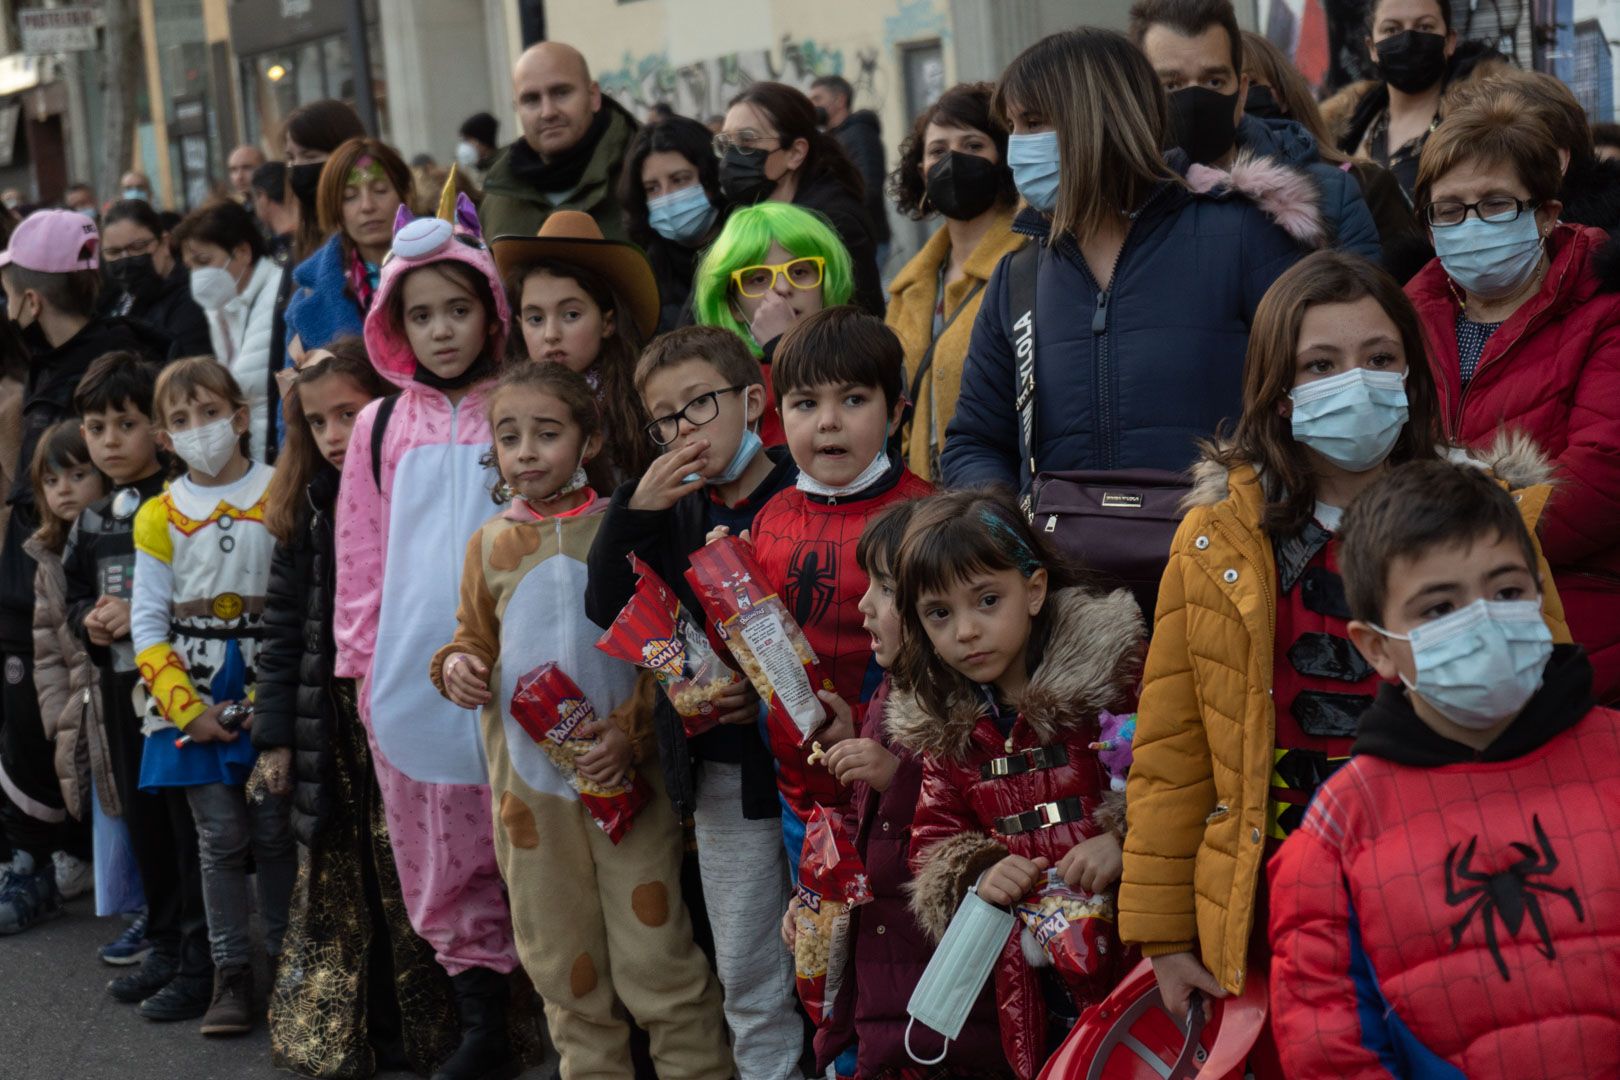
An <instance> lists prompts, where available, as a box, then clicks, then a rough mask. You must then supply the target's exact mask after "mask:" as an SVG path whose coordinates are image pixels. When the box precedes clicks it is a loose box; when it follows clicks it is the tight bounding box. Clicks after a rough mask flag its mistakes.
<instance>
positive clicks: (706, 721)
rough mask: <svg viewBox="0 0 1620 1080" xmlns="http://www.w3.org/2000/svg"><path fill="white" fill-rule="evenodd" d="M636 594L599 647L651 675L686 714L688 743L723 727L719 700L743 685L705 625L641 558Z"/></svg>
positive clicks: (634, 561) (634, 564)
mask: <svg viewBox="0 0 1620 1080" xmlns="http://www.w3.org/2000/svg"><path fill="white" fill-rule="evenodd" d="M630 568H631V569H632V570H634V571H635V573H636V591H635V593H634V594H632V595H631V597H630V602H629V603H627V604H625V605H624V610H623V611H621V612H619V615H618V617H617V618H616V619H614V620H613V625H612V626H610V627H608V628H607V631H606V632H605V633H604V634H603V635H602V636H601V638H599V639H598V640H597V642H596V647H597V648H598V649H601V650H602V651H603V652H605V653H607V654H608V655H609V656H613V657H617V658H618V659H620V660H628V661H629V662H630V663H632V664H635V665H636V666H637V667H644V668H647V669H648V670H650V671H651V672H652V673H653V674H654V675H655V676H656V677H657V678H658V685H659V686H662V687H663V688H664V694H665V696H666V697H668V698H669V702H670V704H671V705H674V706H675V711H676V713H678V714H679V715H680V718H681V728H682V729H683V730H684V731H685V732H686V736H687V738H692V737H693V736H697V735H701V734H703V733H704V732H705V731H709V730H710V729H712V728H713V727H714V726H715V725H716V724H718V723H720V711H719V710H718V709H717V708H715V704H714V703H715V699H716V698H718V697H719V696H720V695H721V694H723V693H725V692H726V690H728V689H729V688H730V687H731V686H732V685H733V684H734V683H736V682H737V681H738V678H737V673H736V672H734V671H732V670H731V668H729V667H727V666H726V662H725V661H724V660H721V659H720V657H719V655H718V654H716V653H715V651H714V648H713V646H711V645H710V644H709V637H708V635H707V634H705V633H704V632H703V624H702V622H701V621H700V620H698V619H696V618H693V617H692V616H691V615H689V614H688V613H687V612H685V611H683V610H682V609H681V600H680V597H678V596H676V595H675V590H673V589H671V588H670V587H669V586H668V585H666V584H665V583H664V581H663V579H662V578H660V577H659V576H658V575H657V574H656V573H654V572H653V569H652V567H650V566H648V565H647V564H646V563H644V562H642V561H641V560H640V559H638V558H637V557H636V556H635V555H631V556H630Z"/></svg>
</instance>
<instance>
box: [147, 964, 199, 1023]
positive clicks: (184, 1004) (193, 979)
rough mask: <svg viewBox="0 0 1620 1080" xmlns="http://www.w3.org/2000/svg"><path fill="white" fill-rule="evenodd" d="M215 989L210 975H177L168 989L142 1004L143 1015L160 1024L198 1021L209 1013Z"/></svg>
mask: <svg viewBox="0 0 1620 1080" xmlns="http://www.w3.org/2000/svg"><path fill="white" fill-rule="evenodd" d="M213 989H214V981H213V979H211V978H210V977H209V976H207V975H176V976H175V977H174V978H172V979H170V980H169V983H168V985H167V986H165V987H164V988H163V989H161V990H159V991H158V992H157V993H155V994H153V995H152V996H151V997H149V998H147V999H146V1000H145V1001H143V1002H141V1006H140V1014H141V1015H142V1016H144V1017H146V1018H147V1019H148V1020H156V1021H158V1022H160V1023H168V1022H169V1021H172V1020H195V1019H197V1017H199V1016H201V1015H203V1014H204V1013H206V1012H207V1011H208V1002H209V1000H210V998H211V997H212V996H213Z"/></svg>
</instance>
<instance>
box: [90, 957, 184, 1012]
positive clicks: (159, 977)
mask: <svg viewBox="0 0 1620 1080" xmlns="http://www.w3.org/2000/svg"><path fill="white" fill-rule="evenodd" d="M178 970H179V967H178V965H176V964H175V962H174V958H173V957H172V956H164V955H163V954H162V953H155V952H154V953H148V954H147V957H146V959H145V960H143V961H142V962H141V966H140V967H138V968H136V969H135V970H134V971H132V972H130V973H129V974H128V975H120V976H119V977H118V978H116V979H114V980H112V981H111V982H109V983H108V984H107V993H109V994H111V995H112V996H113V1000H114V1001H122V1002H123V1003H124V1004H125V1005H139V1004H140V1003H141V1002H143V1001H145V1000H146V999H147V998H149V997H151V996H152V995H153V994H155V993H157V992H158V991H159V990H162V989H163V988H164V987H165V986H168V985H169V983H170V982H172V981H173V980H174V976H175V972H176V971H178Z"/></svg>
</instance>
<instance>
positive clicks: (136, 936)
mask: <svg viewBox="0 0 1620 1080" xmlns="http://www.w3.org/2000/svg"><path fill="white" fill-rule="evenodd" d="M151 951H152V943H151V942H150V941H147V940H146V912H144V911H143V912H141V913H140V914H139V915H136V916H135V918H134V920H133V921H132V922H131V923H130V924H129V925H128V926H126V927H124V932H123V933H122V934H119V935H118V936H117V937H116V938H114V939H113V940H112V941H109V942H108V943H107V944H105V945H103V946H102V947H101V962H102V963H103V964H112V965H113V966H115V967H124V966H125V965H128V964H138V963H140V962H141V961H142V960H145V959H146V957H147V954H149V953H150V952H151Z"/></svg>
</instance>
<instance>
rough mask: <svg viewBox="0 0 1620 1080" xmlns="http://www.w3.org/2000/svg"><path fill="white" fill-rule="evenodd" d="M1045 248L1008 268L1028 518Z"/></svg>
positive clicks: (1019, 254)
mask: <svg viewBox="0 0 1620 1080" xmlns="http://www.w3.org/2000/svg"><path fill="white" fill-rule="evenodd" d="M1040 260H1041V245H1040V243H1038V242H1033V243H1028V244H1025V245H1024V246H1023V247H1021V248H1019V249H1018V250H1017V251H1015V252H1013V256H1012V260H1011V261H1010V262H1009V263H1008V265H1007V271H1008V274H1009V275H1010V279H1009V281H1008V283H1007V288H1008V294H1009V296H1008V298H1009V299H1010V300H1011V302H1012V314H1013V323H1012V328H1013V358H1014V362H1015V368H1014V370H1015V371H1016V372H1017V382H1016V383H1015V385H1014V389H1015V391H1016V394H1015V396H1014V398H1013V405H1014V407H1015V408H1016V409H1017V410H1018V456H1019V460H1020V461H1022V462H1023V463H1025V464H1027V465H1028V466H1029V480H1028V482H1027V486H1024V487H1023V488H1022V490H1021V491H1020V492H1019V497H1018V505H1019V506H1021V507H1023V510H1024V516H1025V517H1027V518H1032V519H1033V517H1034V514H1035V476H1036V474H1037V472H1038V471H1039V470H1038V469H1037V467H1036V464H1035V435H1036V433H1035V284H1036V281H1037V279H1038V277H1039V271H1040V265H1041V262H1040Z"/></svg>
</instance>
